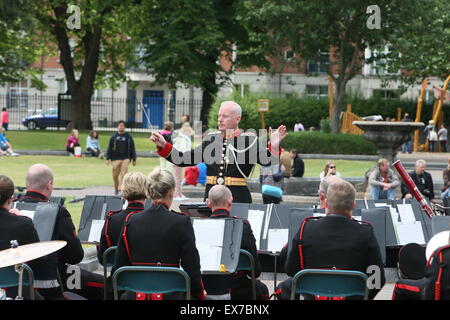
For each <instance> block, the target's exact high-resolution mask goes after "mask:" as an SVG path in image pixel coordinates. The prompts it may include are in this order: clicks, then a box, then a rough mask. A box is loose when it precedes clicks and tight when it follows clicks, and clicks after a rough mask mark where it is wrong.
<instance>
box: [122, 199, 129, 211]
mask: <svg viewBox="0 0 450 320" xmlns="http://www.w3.org/2000/svg"><path fill="white" fill-rule="evenodd" d="M127 207H128V200H125V202H124V204H123V206H122V210H125V209H126V208H127Z"/></svg>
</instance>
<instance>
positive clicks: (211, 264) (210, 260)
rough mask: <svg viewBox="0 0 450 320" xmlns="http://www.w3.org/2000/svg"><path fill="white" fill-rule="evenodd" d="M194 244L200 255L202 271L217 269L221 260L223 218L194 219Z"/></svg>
mask: <svg viewBox="0 0 450 320" xmlns="http://www.w3.org/2000/svg"><path fill="white" fill-rule="evenodd" d="M193 227H194V233H195V244H196V247H197V250H198V253H199V255H200V266H201V270H203V271H205V270H206V271H217V270H219V266H220V262H221V261H222V247H223V237H224V231H225V220H224V219H195V220H194V224H193Z"/></svg>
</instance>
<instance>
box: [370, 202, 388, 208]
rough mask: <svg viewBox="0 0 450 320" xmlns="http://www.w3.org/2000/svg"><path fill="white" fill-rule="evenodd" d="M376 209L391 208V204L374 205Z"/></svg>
mask: <svg viewBox="0 0 450 320" xmlns="http://www.w3.org/2000/svg"><path fill="white" fill-rule="evenodd" d="M374 206H375V208H381V207H391V206H390V205H389V204H387V203H376V202H375V203H374Z"/></svg>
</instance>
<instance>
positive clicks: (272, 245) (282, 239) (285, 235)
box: [267, 229, 289, 252]
mask: <svg viewBox="0 0 450 320" xmlns="http://www.w3.org/2000/svg"><path fill="white" fill-rule="evenodd" d="M288 239H289V229H269V234H268V239H267V250H268V251H271V252H281V249H283V247H284V245H285V244H286V243H287V242H288Z"/></svg>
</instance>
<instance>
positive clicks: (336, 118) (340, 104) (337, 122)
mask: <svg viewBox="0 0 450 320" xmlns="http://www.w3.org/2000/svg"><path fill="white" fill-rule="evenodd" d="M335 86H336V97H335V102H334V109H333V117H332V118H331V133H334V134H336V133H339V132H340V130H341V112H342V110H343V109H344V102H345V96H346V87H347V83H346V82H345V81H343V80H342V79H340V78H338V79H337V80H336V82H335Z"/></svg>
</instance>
